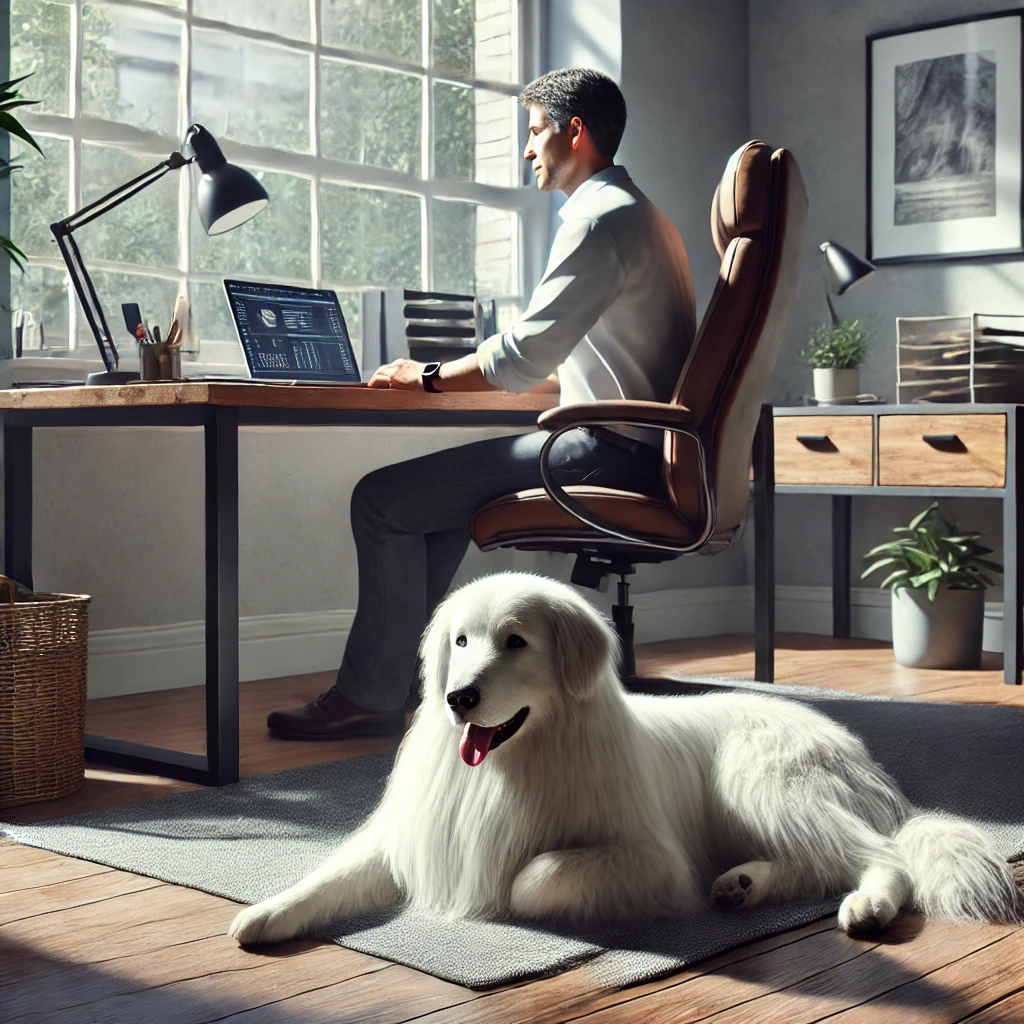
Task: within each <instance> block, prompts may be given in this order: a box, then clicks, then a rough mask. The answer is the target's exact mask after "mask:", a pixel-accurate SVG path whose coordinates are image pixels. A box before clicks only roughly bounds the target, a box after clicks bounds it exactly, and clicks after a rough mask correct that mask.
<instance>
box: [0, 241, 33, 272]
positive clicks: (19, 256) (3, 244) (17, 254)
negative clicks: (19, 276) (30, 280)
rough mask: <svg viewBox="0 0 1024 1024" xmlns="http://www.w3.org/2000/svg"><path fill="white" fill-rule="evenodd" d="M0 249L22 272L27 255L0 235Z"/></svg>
mask: <svg viewBox="0 0 1024 1024" xmlns="http://www.w3.org/2000/svg"><path fill="white" fill-rule="evenodd" d="M0 249H2V250H3V251H4V252H5V253H7V255H8V256H9V257H10V260H11V262H12V263H13V264H14V265H15V266H16V267H17V268H18V269H19V270H20V271H21V272H22V273H25V262H24V261H25V260H27V259H28V257H27V256H26V255H25V254H24V253H23V252H22V251H21V250H20V249H19V248H18V247H17V246H16V245H15V244H14V243H13V242H12V241H11V240H10V239H9V238H4V236H3V235H0Z"/></svg>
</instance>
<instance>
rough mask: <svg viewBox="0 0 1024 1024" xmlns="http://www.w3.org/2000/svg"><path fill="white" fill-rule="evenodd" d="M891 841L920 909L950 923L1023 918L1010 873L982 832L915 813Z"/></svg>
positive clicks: (965, 824)
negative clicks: (907, 871)
mask: <svg viewBox="0 0 1024 1024" xmlns="http://www.w3.org/2000/svg"><path fill="white" fill-rule="evenodd" d="M895 840H896V845H897V847H898V848H899V850H900V852H901V853H902V855H903V858H904V860H905V862H906V865H907V869H908V870H909V872H910V877H911V880H912V881H913V884H914V904H915V906H916V907H917V908H918V909H919V910H922V911H924V912H925V913H926V914H929V915H934V916H936V917H945V918H952V919H954V920H957V919H960V920H964V919H968V920H976V921H1004V922H1016V921H1020V920H1022V918H1024V897H1022V894H1021V892H1020V890H1018V888H1017V886H1016V884H1015V882H1014V875H1013V869H1012V868H1011V866H1010V865H1009V864H1008V863H1007V862H1006V860H1005V859H1004V858H1003V857H1001V856H1000V855H999V852H998V851H997V850H996V848H995V847H994V846H993V844H992V841H991V840H990V839H989V838H988V836H986V835H985V833H984V832H982V831H981V829H979V828H976V827H975V826H974V825H972V824H970V823H969V822H966V821H962V820H960V819H957V818H947V817H944V816H941V815H937V814H926V813H918V814H914V815H912V816H911V817H910V818H908V819H907V821H906V822H905V823H904V825H903V826H902V828H900V830H899V831H898V832H897V833H896V836H895Z"/></svg>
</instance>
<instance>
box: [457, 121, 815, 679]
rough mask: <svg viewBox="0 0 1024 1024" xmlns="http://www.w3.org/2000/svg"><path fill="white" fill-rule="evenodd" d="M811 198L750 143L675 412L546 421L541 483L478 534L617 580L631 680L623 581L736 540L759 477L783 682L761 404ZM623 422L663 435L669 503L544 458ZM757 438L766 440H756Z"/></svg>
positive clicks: (483, 523)
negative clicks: (561, 443) (557, 477)
mask: <svg viewBox="0 0 1024 1024" xmlns="http://www.w3.org/2000/svg"><path fill="white" fill-rule="evenodd" d="M806 214H807V196H806V193H805V191H804V185H803V180H802V179H801V176H800V170H799V168H798V167H797V164H796V161H795V160H794V159H793V156H792V154H790V153H789V152H788V151H787V150H785V149H779V150H776V151H775V152H774V153H773V152H772V150H771V147H769V146H767V145H765V143H763V142H759V141H754V142H748V143H747V144H746V145H744V146H741V147H740V148H739V149H738V150H737V151H736V152H735V153H734V154H733V155H732V156H731V157H730V159H729V162H728V164H727V166H726V169H725V173H724V174H723V175H722V180H721V182H720V183H719V185H718V188H717V189H716V191H715V197H714V200H713V201H712V204H711V234H712V238H713V239H714V243H715V246H716V248H717V249H718V253H719V255H720V256H721V258H722V266H721V271H720V273H719V279H718V284H717V285H716V287H715V291H714V294H713V295H712V297H711V302H710V304H709V305H708V308H707V312H706V313H705V314H704V319H703V320H702V321H701V324H700V327H699V328H698V330H697V335H696V338H695V339H694V342H693V346H692V348H691V349H690V352H689V355H688V357H687V359H686V363H685V365H684V366H683V370H682V373H681V374H680V378H679V382H678V384H677V385H676V389H675V393H674V394H673V396H672V401H671V402H670V403H661V402H639V401H597V402H586V403H582V404H578V405H570V406H562V407H560V408H557V409H550V410H548V411H547V412H545V413H543V414H542V415H541V417H540V419H539V420H538V424H539V425H540V426H541V427H543V428H544V429H545V430H549V431H551V436H550V437H549V438H548V439H547V441H546V443H545V446H544V449H543V451H542V452H541V477H542V480H543V481H544V487H543V488H534V489H532V490H528V491H519V492H517V493H515V494H508V495H505V496H504V497H501V498H498V499H496V500H494V501H491V502H489V503H488V504H486V505H484V506H483V507H482V508H481V509H479V511H478V512H477V513H476V515H475V516H474V518H473V523H472V533H473V539H474V540H475V541H476V543H477V545H478V546H479V547H480V548H481V549H483V550H484V551H490V550H493V549H494V548H500V547H514V548H519V549H521V550H526V551H537V550H540V551H561V552H567V553H571V554H575V555H576V564H575V568H574V570H573V575H572V580H573V582H574V583H577V584H579V585H582V586H589V587H597V586H599V584H600V582H601V579H602V578H603V577H604V576H605V575H608V574H610V573H614V574H616V575H618V576H619V586H618V603H617V604H616V606H615V607H614V608H613V611H612V615H613V618H614V620H615V625H616V629H617V631H618V633H619V637H620V639H621V641H622V648H623V664H622V670H623V675H625V676H627V677H630V676H632V675H634V660H633V625H632V610H631V608H630V607H629V587H628V583H627V580H626V577H627V576H628V575H629V574H630V573H633V572H635V571H636V564H635V563H638V562H660V561H665V560H667V559H672V558H678V557H679V556H680V555H690V554H697V553H701V554H714V553H716V552H718V551H721V550H724V549H725V548H726V547H727V546H728V545H729V544H730V543H731V542H732V540H733V539H734V538H735V537H736V536H737V535H738V533H739V531H740V527H741V526H742V524H743V521H744V518H745V517H746V513H747V504H748V499H749V495H750V466H751V448H752V445H753V468H754V529H755V571H754V576H755V585H754V605H755V651H756V657H755V677H756V678H757V679H759V680H761V681H763V682H771V681H772V680H773V676H774V561H773V553H772V548H773V543H774V528H773V526H774V524H773V522H772V516H773V502H772V496H773V491H774V467H773V450H772V448H773V445H772V420H771V409H770V408H769V407H767V406H763V404H762V403H763V402H764V400H765V396H766V394H767V391H768V386H769V384H770V383H771V379H772V372H773V371H774V368H775V361H776V358H777V357H778V353H779V348H780V347H781V345H782V339H783V337H784V335H785V331H786V324H787V322H788V320H789V312H790V307H791V305H792V302H793V296H794V294H795V292H796V283H797V276H798V273H799V268H800V257H801V251H802V247H803V240H804V223H805V220H806ZM614 424H621V425H626V424H628V425H631V426H648V427H661V428H663V429H664V430H665V432H666V433H665V442H664V443H665V449H664V451H665V466H664V471H665V480H666V484H667V489H668V500H667V501H666V500H665V499H664V498H661V497H653V496H650V495H646V494H633V493H629V492H625V491H617V490H612V489H610V488H603V487H592V486H587V485H574V486H569V487H564V488H563V487H560V486H559V485H558V484H557V483H555V481H554V480H553V479H552V478H551V474H550V471H549V469H548V465H547V457H548V452H549V451H550V448H551V445H552V444H553V442H554V440H555V438H556V437H558V436H559V434H561V433H563V432H565V431H566V430H572V429H574V428H576V427H590V428H606V427H608V426H611V425H614ZM755 435H756V437H755Z"/></svg>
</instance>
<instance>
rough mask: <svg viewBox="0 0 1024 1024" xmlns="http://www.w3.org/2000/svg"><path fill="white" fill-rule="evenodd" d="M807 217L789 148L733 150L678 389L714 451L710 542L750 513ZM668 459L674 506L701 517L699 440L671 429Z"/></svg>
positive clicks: (714, 211)
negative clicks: (704, 299) (763, 416)
mask: <svg viewBox="0 0 1024 1024" xmlns="http://www.w3.org/2000/svg"><path fill="white" fill-rule="evenodd" d="M806 219H807V194H806V192H805V191H804V185H803V179H802V178H801V176H800V169H799V168H798V167H797V164H796V161H795V160H794V159H793V156H792V154H791V153H789V152H788V151H787V150H785V149H778V150H776V151H775V152H774V153H773V152H772V150H771V147H769V146H767V145H765V143H763V142H759V141H754V142H748V143H747V144H746V145H744V146H741V147H740V148H739V149H738V150H737V151H736V152H735V153H733V155H732V156H731V157H730V158H729V162H728V164H727V165H726V169H725V173H724V174H723V175H722V180H721V182H719V185H718V188H717V189H716V190H715V198H714V200H713V201H712V204H711V235H712V238H713V239H714V243H715V247H716V248H717V250H718V253H719V255H720V256H721V258H722V267H721V271H720V272H719V277H718V284H717V285H716V286H715V291H714V294H713V295H712V297H711V302H710V304H709V305H708V308H707V311H706V312H705V314H704V318H703V320H702V321H701V323H700V327H699V328H698V329H697V335H696V337H695V338H694V342H693V347H692V348H691V349H690V352H689V355H688V356H687V359H686V363H685V365H684V366H683V370H682V373H681V374H680V378H679V383H678V384H677V385H676V390H675V393H674V395H673V398H672V401H673V402H674V403H676V404H678V405H684V406H686V407H687V408H688V409H690V410H691V411H692V412H693V415H694V422H695V424H696V425H697V427H698V429H699V432H700V434H701V438H702V440H703V442H704V446H705V451H706V452H707V453H708V455H709V463H710V472H711V477H712V491H713V493H714V495H715V501H716V510H717V517H718V518H717V525H716V528H715V532H714V534H713V536H712V541H711V542H712V543H715V542H719V543H720V542H724V541H728V540H729V539H730V538H731V537H732V535H733V534H734V533H735V532H736V530H737V529H738V528H739V527H740V525H741V524H742V522H743V518H744V516H745V515H746V510H747V499H748V495H749V488H750V476H749V474H750V453H751V448H752V445H753V441H754V431H755V430H756V428H757V420H758V417H759V415H760V411H761V405H762V403H763V402H764V400H765V397H766V395H767V393H768V388H769V386H770V384H771V379H772V373H773V372H774V370H775V362H776V359H777V358H778V354H779V349H780V348H781V346H782V340H783V337H784V336H785V332H786V325H787V323H788V321H789V312H790V307H791V306H792V304H793V297H794V295H795V293H796V284H797V277H798V274H799V269H800V260H801V255H802V248H803V240H804V226H805V222H806ZM665 460H666V467H665V468H666V477H667V481H668V486H669V493H670V495H671V498H672V502H673V504H674V506H675V508H676V511H677V512H678V513H679V515H681V516H682V517H683V518H684V519H687V520H691V521H697V520H700V519H702V518H703V516H704V509H703V502H702V498H701V493H700V489H699V488H698V487H697V486H696V482H697V480H698V478H699V477H698V473H699V469H698V462H697V451H696V445H695V444H694V442H693V441H692V440H690V439H689V438H686V437H685V436H683V435H678V434H666V435H665Z"/></svg>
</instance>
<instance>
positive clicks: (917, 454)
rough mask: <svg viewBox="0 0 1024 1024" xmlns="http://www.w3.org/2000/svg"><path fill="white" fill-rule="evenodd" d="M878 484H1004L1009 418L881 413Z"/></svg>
mask: <svg viewBox="0 0 1024 1024" xmlns="http://www.w3.org/2000/svg"><path fill="white" fill-rule="evenodd" d="M878 482H879V483H880V484H881V485H882V486H883V487H917V486H923V487H928V486H931V487H936V486H938V487H1003V486H1004V485H1005V483H1006V417H1005V416H1004V415H1003V414H1002V413H968V414H967V415H964V416H918V415H902V416H895V415H894V416H880V417H879V419H878Z"/></svg>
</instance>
